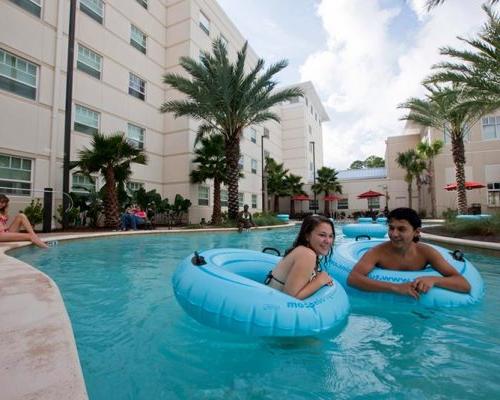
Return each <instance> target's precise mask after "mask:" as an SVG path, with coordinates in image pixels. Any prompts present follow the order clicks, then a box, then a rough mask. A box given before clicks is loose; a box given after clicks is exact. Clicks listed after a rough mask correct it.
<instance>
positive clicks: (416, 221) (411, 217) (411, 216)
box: [387, 207, 422, 243]
mask: <svg viewBox="0 0 500 400" xmlns="http://www.w3.org/2000/svg"><path fill="white" fill-rule="evenodd" d="M391 219H397V220H400V221H401V220H405V221H408V223H409V224H410V225H411V226H412V227H413V229H418V228H421V227H422V220H421V219H420V217H419V216H418V214H417V212H416V211H415V210H414V209H412V208H408V207H400V208H395V209H394V210H392V211H391V212H390V213H389V215H387V221H388V222H389V223H390V222H391ZM419 240H420V237H419V236H415V237H414V238H413V241H414V242H415V243H416V242H418V241H419Z"/></svg>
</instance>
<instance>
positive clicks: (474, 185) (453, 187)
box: [444, 181, 486, 192]
mask: <svg viewBox="0 0 500 400" xmlns="http://www.w3.org/2000/svg"><path fill="white" fill-rule="evenodd" d="M484 187H486V185H483V184H482V183H479V182H475V181H467V182H465V188H466V189H467V190H471V189H481V188H484ZM444 190H447V191H448V192H450V191H452V190H457V184H456V182H455V183H450V184H449V185H446V186H445V187H444Z"/></svg>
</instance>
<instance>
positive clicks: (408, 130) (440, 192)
mask: <svg viewBox="0 0 500 400" xmlns="http://www.w3.org/2000/svg"><path fill="white" fill-rule="evenodd" d="M436 139H440V140H443V141H444V147H443V149H442V152H441V154H439V155H438V156H437V157H436V158H435V168H434V171H433V174H434V177H435V182H436V203H437V213H438V215H441V214H442V213H443V211H446V210H447V209H456V191H447V190H444V188H445V186H447V185H448V184H452V183H455V166H454V164H453V159H452V154H451V143H450V138H449V136H448V133H446V132H441V131H438V130H436V129H431V128H424V127H421V126H418V125H416V124H414V123H411V122H408V123H407V124H406V126H405V128H404V131H403V134H402V135H400V136H393V137H389V138H387V141H386V154H385V161H386V168H377V169H366V170H347V171H341V172H340V173H339V180H340V181H341V183H342V186H343V193H344V194H343V197H344V199H343V200H340V201H338V203H337V208H336V210H338V211H344V212H346V213H347V214H350V213H352V212H354V211H361V210H367V209H368V208H373V209H383V208H384V207H385V205H386V204H387V203H386V201H387V197H386V195H389V200H388V205H389V208H391V209H392V208H395V207H401V206H408V191H407V184H406V182H405V181H404V175H405V171H404V170H402V169H401V168H400V167H399V166H398V164H397V163H396V161H395V160H396V157H397V155H398V153H399V152H404V151H406V150H408V149H410V148H415V147H416V145H417V143H418V142H420V141H422V140H427V141H429V140H430V141H434V140H436ZM464 141H465V157H466V164H465V178H466V181H476V182H479V183H481V184H483V185H485V187H484V188H481V189H474V190H468V191H467V202H468V204H469V206H471V205H473V204H474V205H477V206H480V208H481V211H482V212H483V213H495V212H498V211H499V210H500V209H499V207H500V110H496V111H495V112H492V113H490V114H488V115H485V116H483V117H482V118H481V119H480V120H479V121H478V122H477V123H476V124H474V125H473V126H472V127H470V129H469V130H468V133H467V134H466V136H465V140H464ZM370 189H371V190H373V191H378V192H380V193H383V194H384V196H383V197H379V198H373V199H371V200H367V199H358V198H357V196H358V194H360V193H363V192H365V191H367V190H370ZM421 201H422V209H423V210H425V211H426V214H427V215H430V211H431V201H430V194H429V192H428V185H424V186H423V190H422V199H421ZM412 202H413V207H414V208H417V204H418V197H417V190H416V185H415V182H413V195H412ZM477 206H476V207H477ZM334 209H335V208H334Z"/></svg>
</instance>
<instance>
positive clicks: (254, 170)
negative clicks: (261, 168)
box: [251, 158, 257, 174]
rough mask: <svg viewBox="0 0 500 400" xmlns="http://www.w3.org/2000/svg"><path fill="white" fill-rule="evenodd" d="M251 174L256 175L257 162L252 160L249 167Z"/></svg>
mask: <svg viewBox="0 0 500 400" xmlns="http://www.w3.org/2000/svg"><path fill="white" fill-rule="evenodd" d="M251 167H252V168H251V172H252V174H256V173H257V160H254V159H253V158H252V165H251Z"/></svg>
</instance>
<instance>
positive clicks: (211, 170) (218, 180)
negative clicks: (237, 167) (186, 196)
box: [190, 135, 227, 224]
mask: <svg viewBox="0 0 500 400" xmlns="http://www.w3.org/2000/svg"><path fill="white" fill-rule="evenodd" d="M194 152H195V154H196V156H195V158H194V159H193V162H194V163H198V164H199V165H198V167H197V169H195V170H193V171H191V174H190V177H191V182H192V183H203V182H205V181H206V180H208V179H213V181H214V208H213V211H212V223H213V224H220V223H221V220H222V214H221V201H220V188H221V184H222V183H226V181H227V163H226V155H225V153H224V138H223V136H222V135H213V136H208V137H204V138H202V139H201V146H200V147H197V148H196V149H195V151H194Z"/></svg>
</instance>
